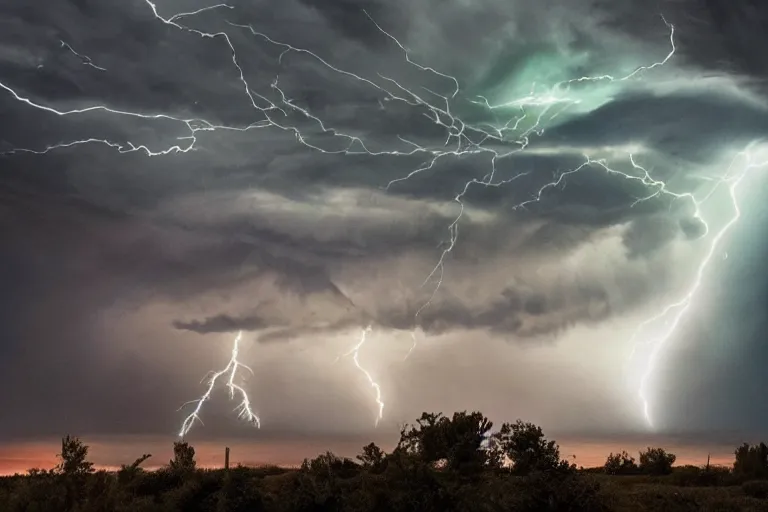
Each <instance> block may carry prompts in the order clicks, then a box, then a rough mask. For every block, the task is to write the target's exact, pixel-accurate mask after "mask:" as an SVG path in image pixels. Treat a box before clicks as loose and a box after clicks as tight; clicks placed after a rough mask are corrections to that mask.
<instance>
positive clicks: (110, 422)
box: [0, 0, 768, 442]
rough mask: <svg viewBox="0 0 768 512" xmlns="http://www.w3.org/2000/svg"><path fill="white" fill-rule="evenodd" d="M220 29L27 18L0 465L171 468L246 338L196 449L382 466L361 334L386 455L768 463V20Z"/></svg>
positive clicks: (297, 17) (458, 7)
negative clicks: (95, 458)
mask: <svg viewBox="0 0 768 512" xmlns="http://www.w3.org/2000/svg"><path fill="white" fill-rule="evenodd" d="M212 5H213V4H210V3H209V4H205V3H203V2H201V1H199V0H184V1H182V0H158V1H157V4H156V5H153V4H152V3H150V2H149V1H148V0H126V1H116V0H62V1H59V2H44V1H43V0H32V1H28V2H22V3H18V2H16V3H14V2H5V4H4V5H3V6H0V20H1V21H0V151H2V152H3V153H2V155H1V156H0V169H1V170H2V171H1V172H0V240H2V251H1V252H0V283H1V286H0V389H3V390H4V391H3V393H0V410H1V411H3V415H2V420H1V421H0V442H1V441H3V440H6V441H7V440H12V439H42V438H47V437H49V436H54V435H60V434H63V433H66V432H75V433H80V434H92V435H117V436H119V435H139V434H140V435H168V436H173V435H174V433H175V432H177V431H178V429H179V426H180V425H181V422H182V420H183V419H184V416H185V414H186V413H189V412H191V409H190V407H191V406H190V405H187V406H186V408H185V409H182V410H181V411H179V410H178V409H179V407H180V406H181V405H182V404H184V403H185V402H187V401H189V400H194V399H195V398H196V397H198V396H200V395H201V394H202V393H203V392H204V391H205V385H204V384H201V382H200V379H201V378H202V377H204V376H205V375H206V372H208V371H209V370H217V369H222V368H224V367H225V366H226V364H227V361H228V359H229V357H230V351H231V345H232V340H233V339H234V338H235V335H236V334H237V332H238V331H239V330H243V331H244V334H243V341H242V342H241V346H240V354H239V356H240V358H241V360H242V362H243V363H244V364H247V365H249V366H250V367H251V368H252V369H253V375H251V374H250V373H249V372H247V371H246V370H243V369H241V370H240V371H239V373H238V375H237V378H236V381H235V382H236V383H238V384H241V385H242V386H243V388H244V389H246V390H247V391H248V393H249V395H250V399H251V402H252V405H253V408H254V409H255V410H256V411H257V412H258V414H259V416H260V417H261V420H262V428H261V430H258V431H257V430H254V429H253V428H252V427H251V426H248V425H246V424H244V423H242V422H239V421H238V420H237V418H236V413H233V411H232V409H233V408H234V407H235V406H236V405H237V402H231V401H229V400H228V397H227V394H226V392H225V387H223V386H222V387H221V389H218V388H217V389H218V390H217V391H216V393H215V394H214V395H213V396H212V398H213V400H211V401H209V402H207V403H206V404H205V405H204V408H203V411H202V416H201V417H202V419H203V421H204V422H205V426H202V425H201V424H199V423H198V424H196V425H195V427H194V429H193V430H192V432H191V433H190V436H192V437H194V438H197V439H204V438H208V439H210V438H215V437H216V436H220V435H227V436H242V437H244V438H249V439H258V440H259V442H265V441H269V440H270V439H277V438H280V439H292V438H304V439H306V438H312V437H313V436H316V437H321V436H339V437H344V436H361V435H363V436H364V435H367V434H370V433H373V432H375V431H374V423H375V417H376V413H377V406H376V403H375V390H374V389H373V388H372V387H371V386H370V385H369V383H368V381H367V378H366V376H365V375H364V373H363V372H361V371H360V370H359V369H358V368H356V367H355V363H354V360H353V359H352V358H351V356H350V357H347V358H342V359H340V360H339V361H338V362H334V361H335V360H336V357H337V356H338V355H339V354H342V353H344V352H347V351H348V350H349V349H350V348H352V347H353V346H354V345H355V344H356V343H357V342H358V340H359V339H360V335H361V332H362V329H363V328H365V327H366V326H367V325H370V326H371V331H370V333H369V335H368V337H367V338H366V344H365V345H364V346H363V347H362V348H361V350H360V352H359V362H360V364H361V365H362V366H363V367H364V368H365V369H366V370H368V371H369V372H370V375H371V377H372V378H373V379H374V380H375V381H376V382H377V384H379V385H380V389H381V393H382V400H383V402H384V404H385V406H384V413H383V419H382V420H381V422H380V423H379V426H378V429H379V430H378V432H377V434H376V435H381V434H382V432H384V433H386V432H395V430H396V428H397V425H398V424H399V423H401V422H403V421H410V420H412V419H413V418H415V417H416V416H417V415H418V414H419V413H420V412H421V411H423V410H437V411H446V412H449V411H452V410H457V409H480V410H482V411H483V412H485V413H486V414H489V415H491V416H492V417H493V418H494V419H499V420H513V419H515V418H517V417H522V418H524V419H526V420H531V421H536V422H539V423H541V424H543V425H544V426H545V427H546V428H547V429H549V430H550V431H555V432H563V433H568V434H569V435H584V436H592V437H600V436H621V435H639V434H643V433H646V432H656V433H660V432H661V433H676V434H677V433H691V435H694V433H695V435H696V436H699V438H703V439H708V438H711V439H716V438H718V436H721V435H723V433H727V432H736V433H740V434H739V435H741V434H743V435H745V436H746V435H753V434H754V433H758V434H759V433H761V432H765V430H766V428H768V409H766V407H765V406H764V405H763V404H764V400H763V392H762V391H763V390H764V389H766V385H768V377H767V376H766V375H767V374H766V372H765V371H764V368H765V365H766V363H767V362H768V348H766V347H767V345H766V341H767V340H766V329H767V328H768V318H767V317H766V309H767V308H768V277H767V276H766V274H765V272H764V263H763V262H764V261H766V257H768V244H766V243H765V237H764V236H763V233H765V230H766V227H768V210H766V208H765V206H764V200H763V198H762V197H761V191H762V190H765V186H766V184H768V180H766V178H765V170H766V168H768V149H766V148H768V146H767V145H763V143H762V142H761V139H762V138H763V137H765V136H766V133H768V90H767V89H766V84H765V79H766V76H767V75H768V57H766V53H765V52H764V51H762V48H764V47H765V45H766V44H768V41H767V40H766V39H768V35H766V34H765V30H764V27H765V24H766V23H768V10H766V8H765V7H764V6H761V2H758V1H728V2H726V1H720V0H718V1H715V0H674V1H673V0H665V1H658V2H646V1H639V0H638V1H629V0H622V1H611V2H607V1H597V0H593V1H586V0H579V1H569V2H565V1H559V2H556V1H550V0H546V1H545V0H515V1H502V0H475V1H464V0H450V1H445V0H439V1H438V0H425V1H421V2H412V1H408V0H396V1H395V0H387V1H383V0H376V1H374V0H332V1H331V0H329V1H327V2H310V1H308V0H284V1H281V2H266V1H261V0H250V1H245V0H242V1H234V2H232V3H231V4H228V5H227V6H219V7H217V8H212V9H207V10H206V9H203V8H205V7H210V6H212ZM199 9H203V10H202V11H200V12H195V11H197V10H199ZM181 13H191V14H188V15H183V16H179V14H181ZM672 25H673V26H674V33H672V32H671V30H672ZM399 45H402V46H399ZM233 50H234V51H233ZM406 52H407V53H406ZM641 67H642V68H641ZM587 76H590V77H602V78H599V79H590V80H576V79H579V78H581V77H587ZM570 80H573V81H570ZM558 84H559V85H558ZM740 151H742V153H741V154H740V156H739V154H738V153H739V152H740ZM587 159H589V162H591V163H586V162H587ZM401 178H407V179H401ZM393 180H394V181H393ZM388 185H389V186H388ZM731 190H735V196H734V197H735V198H736V199H737V202H738V205H739V208H740V212H741V217H740V218H739V219H738V222H735V223H732V224H731V223H730V221H731V220H732V219H734V215H736V213H735V212H736V210H734V203H733V200H732V198H731V196H730V192H731ZM457 219H458V221H457ZM723 230H725V231H723ZM723 233H724V234H723ZM721 234H722V235H723V236H721ZM716 242H717V243H716ZM715 243H716V246H715V248H714V249H713V250H710V249H711V248H712V247H713V244H715ZM440 262H442V265H438V264H439V263H440ZM705 263H707V264H706V265H705ZM436 265H438V266H437V267H436ZM702 265H703V267H702ZM700 268H703V271H702V272H701V274H700V275H701V278H700V279H699V277H697V273H698V271H699V269H700ZM433 269H436V272H434V273H433V274H431V279H428V280H427V281H426V283H425V284H423V285H422V283H424V282H425V279H426V278H427V277H428V276H430V272H431V271H432V270H433ZM438 283H439V287H438ZM435 290H436V291H435ZM691 290H694V292H695V293H689V292H690V291H691ZM681 300H683V302H682V303H679V306H678V307H677V308H673V309H672V310H669V311H667V313H666V314H665V315H664V316H662V317H659V318H658V319H657V320H655V321H653V322H651V323H650V324H647V325H645V326H644V327H643V328H642V329H641V330H640V331H638V334H637V335H636V336H635V335H634V333H635V331H636V329H637V327H638V326H639V325H641V324H643V322H644V320H646V319H649V318H653V317H655V316H656V315H659V314H660V313H663V312H664V310H665V307H666V306H667V305H670V304H674V303H676V302H679V301H681ZM425 305H426V307H423V306H425ZM417 313H418V314H417ZM678 317H679V319H680V321H679V322H677V319H678ZM673 326H676V328H672V327H673ZM665 333H669V335H666V334H665ZM413 340H415V341H416V348H415V350H413V352H412V353H411V354H410V356H408V357H407V358H406V355H407V354H409V351H410V349H411V347H412V344H413ZM658 347H661V348H659V349H658V350H656V349H657V348H658ZM633 348H637V350H636V351H634V352H633ZM649 368H651V369H652V370H653V371H649ZM644 374H647V377H646V378H645V379H643V375H644ZM222 383H223V380H222ZM640 389H641V390H642V393H643V396H644V397H645V398H646V399H647V401H648V404H649V419H650V420H651V421H650V424H649V422H648V419H646V418H645V417H644V414H643V407H642V403H641V400H640V399H639V398H638V390H640Z"/></svg>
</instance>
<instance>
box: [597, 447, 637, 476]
mask: <svg viewBox="0 0 768 512" xmlns="http://www.w3.org/2000/svg"><path fill="white" fill-rule="evenodd" d="M604 470H605V473H606V474H607V475H636V474H638V473H639V471H640V468H639V467H638V466H637V463H636V462H635V458H634V457H632V456H630V455H629V454H628V453H627V452H625V451H623V452H621V453H611V454H609V455H608V459H606V461H605V466H604Z"/></svg>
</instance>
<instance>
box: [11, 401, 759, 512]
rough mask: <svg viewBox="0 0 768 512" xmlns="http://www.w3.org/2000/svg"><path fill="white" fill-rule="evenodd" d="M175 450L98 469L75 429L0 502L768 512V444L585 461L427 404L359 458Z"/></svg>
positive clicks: (183, 510) (52, 507)
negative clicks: (239, 460) (210, 455)
mask: <svg viewBox="0 0 768 512" xmlns="http://www.w3.org/2000/svg"><path fill="white" fill-rule="evenodd" d="M173 454H174V457H173V460H171V461H169V462H168V464H167V465H166V466H164V467H163V468H162V469H159V470H157V471H146V470H144V469H142V467H141V465H142V464H143V463H144V462H145V461H146V460H147V459H149V458H150V455H149V454H145V455H142V456H141V457H139V458H137V459H136V460H135V461H134V462H133V463H132V464H130V465H126V464H124V465H122V466H121V467H120V469H119V470H118V471H116V472H106V471H96V470H95V469H94V467H93V464H92V463H91V462H89V461H88V459H87V458H88V447H87V446H86V445H85V444H83V442H82V441H81V440H80V439H78V438H76V437H70V436H67V437H65V438H64V439H62V445H61V453H60V454H59V457H60V463H59V464H58V465H56V467H54V468H53V469H50V470H45V469H30V470H29V471H28V473H27V474H26V475H16V476H12V477H5V478H0V511H2V512H70V511H71V512H160V511H162V512H166V511H178V512H229V511H232V512H260V511H269V512H272V511H274V512H322V511H339V512H342V511H343V512H347V511H348V512H367V511H370V512H399V511H403V512H405V511H424V512H433V511H434V512H474V511H477V512H496V511H499V512H501V511H524V512H527V511H530V512H542V511H572V512H580V511H584V512H591V511H595V512H603V511H606V512H607V511H663V512H675V511H713V512H714V511H768V447H766V445H765V444H762V443H761V444H760V445H756V446H750V445H747V444H745V445H743V446H741V447H739V448H737V449H736V450H735V461H734V464H733V468H724V467H712V466H710V465H709V464H707V465H706V466H704V467H698V466H682V467H673V464H674V462H675V456H674V455H673V454H671V453H668V452H666V451H665V450H664V449H662V448H652V447H649V448H648V449H647V450H644V451H642V452H641V453H639V454H638V459H637V461H636V460H635V458H634V457H632V456H630V455H629V454H628V453H627V452H621V453H618V454H613V453H612V454H610V455H609V456H608V458H607V460H606V462H605V465H604V467H601V468H591V469H583V468H578V469H577V468H576V466H575V465H573V464H570V463H569V462H568V461H566V460H563V459H561V457H560V450H559V447H558V445H557V443H555V441H552V440H548V439H547V438H546V437H545V436H544V433H543V432H542V430H541V428H540V427H538V426H536V425H534V424H532V423H525V422H523V421H520V420H518V421H517V422H515V423H504V424H503V425H502V426H501V428H500V429H499V430H498V431H495V432H493V424H492V423H491V421H490V420H488V418H486V417H485V416H483V415H482V414H481V413H479V412H473V413H467V412H457V413H454V414H453V416H452V417H447V416H443V415H442V414H430V413H424V414H422V416H421V417H420V418H419V419H418V420H416V423H415V424H414V425H406V426H405V427H403V429H402V430H401V432H400V440H399V442H398V443H397V446H396V447H395V448H394V450H393V451H392V452H391V453H386V452H385V451H384V450H382V449H381V448H379V447H378V446H376V445H375V444H374V443H371V444H369V445H367V446H364V447H363V448H362V452H361V453H360V454H359V455H358V456H357V460H356V461H355V460H352V459H348V458H343V457H338V456H336V455H334V454H333V453H330V452H327V453H325V454H322V455H319V456H317V457H315V458H314V459H305V460H304V462H303V464H302V465H301V467H300V468H298V469H285V468H278V467H259V468H250V467H243V466H237V467H234V468H231V469H219V470H207V469H198V468H197V466H196V463H195V450H194V448H193V447H192V446H190V445H189V444H188V443H186V442H176V443H174V447H173Z"/></svg>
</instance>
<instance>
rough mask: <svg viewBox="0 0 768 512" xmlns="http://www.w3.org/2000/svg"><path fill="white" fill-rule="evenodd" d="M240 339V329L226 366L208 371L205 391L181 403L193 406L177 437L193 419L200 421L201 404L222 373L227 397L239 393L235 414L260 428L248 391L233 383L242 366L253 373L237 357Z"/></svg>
mask: <svg viewBox="0 0 768 512" xmlns="http://www.w3.org/2000/svg"><path fill="white" fill-rule="evenodd" d="M242 339H243V331H240V332H238V333H237V336H236V337H235V339H234V341H233V342H232V353H231V357H230V359H229V362H228V363H227V366H225V367H224V369H223V370H220V371H218V372H210V373H209V375H210V377H208V386H207V387H206V389H205V392H204V393H203V394H202V395H201V396H200V398H198V399H197V400H192V401H190V402H187V403H186V404H184V405H182V408H184V406H185V405H192V404H193V405H194V408H193V410H192V412H191V413H189V415H187V417H186V418H184V421H183V422H182V424H181V430H179V437H182V438H183V437H184V436H186V435H187V434H188V433H189V431H190V430H191V429H192V427H193V426H194V424H195V421H199V422H200V423H202V420H201V419H200V412H201V411H202V408H203V405H204V404H205V402H207V401H208V400H210V399H211V394H212V393H213V390H214V389H215V387H216V382H217V381H218V380H219V378H220V377H222V376H224V375H227V376H228V378H227V382H226V386H227V389H228V390H229V399H230V400H234V399H235V393H237V394H238V395H240V403H239V404H238V405H237V407H236V408H235V411H236V412H237V413H238V414H237V415H238V417H239V418H241V419H243V420H245V421H246V422H248V423H250V424H251V425H254V426H255V427H256V428H261V419H260V418H259V416H258V415H257V414H256V413H255V412H254V411H253V407H252V406H251V399H250V398H249V397H248V393H247V392H246V391H245V388H243V387H242V386H241V385H239V384H236V383H235V378H236V377H237V370H239V369H241V368H243V369H245V370H248V371H249V372H250V373H251V374H253V370H251V368H250V367H249V366H247V365H245V364H243V363H241V362H240V360H239V358H238V357H239V354H240V341H241V340H242ZM203 380H205V379H203Z"/></svg>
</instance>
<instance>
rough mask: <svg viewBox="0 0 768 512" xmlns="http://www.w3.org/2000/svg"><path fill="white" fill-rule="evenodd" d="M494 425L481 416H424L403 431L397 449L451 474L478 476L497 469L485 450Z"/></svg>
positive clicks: (459, 414) (456, 414) (491, 457)
mask: <svg viewBox="0 0 768 512" xmlns="http://www.w3.org/2000/svg"><path fill="white" fill-rule="evenodd" d="M492 428H493V423H492V422H491V421H490V420H489V419H488V418H486V417H485V416H483V414H482V413H480V412H472V413H467V412H466V411H463V412H456V413H454V414H453V417H452V418H447V417H445V416H443V415H442V414H441V413H437V414H435V413H426V412H425V413H423V414H422V415H421V418H419V419H418V420H416V425H414V426H411V427H410V429H409V428H408V426H406V427H404V428H403V430H402V431H401V433H400V441H399V443H398V448H399V449H400V450H403V451H404V452H405V453H407V454H409V455H412V456H416V457H418V458H419V459H420V460H421V461H422V462H425V463H427V464H431V465H444V466H445V469H446V470H447V471H450V472H454V473H458V474H461V475H472V474H476V473H478V472H480V471H482V470H483V469H486V468H488V467H492V466H494V465H496V463H497V461H496V460H495V459H494V457H493V456H492V454H493V452H492V451H489V450H487V449H486V448H485V447H484V444H485V442H486V440H487V439H488V434H489V432H490V431H491V429H492Z"/></svg>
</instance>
